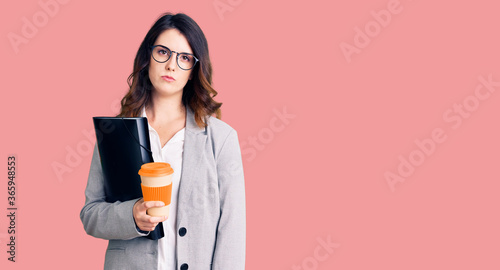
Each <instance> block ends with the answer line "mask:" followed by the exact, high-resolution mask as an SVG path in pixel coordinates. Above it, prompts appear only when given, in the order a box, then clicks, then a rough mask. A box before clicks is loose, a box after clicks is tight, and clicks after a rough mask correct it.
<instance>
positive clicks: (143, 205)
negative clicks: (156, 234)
mask: <svg viewBox="0 0 500 270" xmlns="http://www.w3.org/2000/svg"><path fill="white" fill-rule="evenodd" d="M164 205H165V204H164V203H163V202H162V201H148V202H145V201H144V198H141V199H140V200H138V201H137V202H136V203H135V204H134V208H133V209H132V212H133V215H134V220H135V224H137V227H139V229H141V230H143V231H153V230H154V229H155V227H156V225H158V223H160V222H163V221H165V220H167V217H152V216H150V215H148V214H146V210H148V209H149V208H151V207H160V206H164Z"/></svg>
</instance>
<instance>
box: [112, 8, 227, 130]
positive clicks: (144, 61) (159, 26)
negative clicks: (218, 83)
mask: <svg viewBox="0 0 500 270" xmlns="http://www.w3.org/2000/svg"><path fill="white" fill-rule="evenodd" d="M168 29H177V30H179V32H181V33H182V34H183V35H184V37H185V38H186V39H187V41H188V43H189V45H190V46H191V49H192V50H193V54H194V55H195V56H196V58H198V60H199V62H198V63H197V64H196V65H195V67H194V68H193V70H192V71H191V72H192V79H191V80H189V81H188V82H187V84H186V86H184V90H183V94H182V103H183V105H184V106H186V107H187V106H189V107H190V108H191V110H192V111H193V112H194V118H195V120H196V124H197V125H198V126H199V127H205V126H206V125H207V124H206V119H207V118H208V116H211V115H213V114H215V116H216V117H217V118H219V119H220V117H221V110H220V107H221V105H222V103H219V102H216V101H215V100H214V99H213V97H215V96H216V95H217V91H215V89H214V88H212V85H211V84H212V64H211V62H210V57H209V55H208V43H207V40H206V38H205V35H204V34H203V32H202V31H201V29H200V27H199V26H198V24H196V22H195V21H194V20H193V19H191V18H190V17H189V16H187V15H186V14H183V13H178V14H172V13H164V14H162V15H161V16H160V18H159V19H158V20H157V21H156V22H155V23H154V25H153V26H152V27H151V29H149V31H148V33H147V34H146V37H144V40H143V41H142V43H141V45H140V47H139V50H138V51H137V54H136V56H135V60H134V69H133V71H132V73H131V74H130V76H129V77H128V79H127V83H128V85H129V90H128V93H127V94H126V95H125V96H124V97H123V99H122V101H121V111H120V114H118V116H119V117H138V116H140V114H141V110H142V108H143V107H144V106H145V105H146V104H147V103H148V102H149V101H150V99H151V90H152V89H153V85H152V84H151V81H150V80H149V72H148V70H149V62H150V61H151V49H150V48H151V46H153V45H154V42H155V41H156V39H157V38H158V36H159V35H160V34H161V33H163V31H165V30H168Z"/></svg>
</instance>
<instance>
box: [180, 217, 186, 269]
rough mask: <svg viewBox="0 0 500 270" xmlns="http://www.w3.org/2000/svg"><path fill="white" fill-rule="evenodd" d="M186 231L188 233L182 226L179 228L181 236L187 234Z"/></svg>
mask: <svg viewBox="0 0 500 270" xmlns="http://www.w3.org/2000/svg"><path fill="white" fill-rule="evenodd" d="M186 233H187V230H186V228H184V227H182V228H180V229H179V235H180V236H184V235H186ZM186 269H187V268H186Z"/></svg>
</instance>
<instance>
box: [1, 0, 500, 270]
mask: <svg viewBox="0 0 500 270" xmlns="http://www.w3.org/2000/svg"><path fill="white" fill-rule="evenodd" d="M45 2H47V0H42V3H45ZM49 2H52V3H57V9H55V7H56V6H55V5H53V6H51V8H52V9H51V13H52V14H51V15H52V16H50V15H47V12H46V11H44V8H43V7H42V6H43V4H42V5H41V4H39V2H38V1H34V0H29V1H10V2H9V3H8V7H7V4H6V3H4V7H3V8H2V9H1V11H0V25H1V26H0V29H1V31H0V37H1V42H0V46H1V50H0V54H1V58H0V59H2V60H1V64H0V65H1V75H0V76H1V82H2V89H3V90H2V98H1V101H0V102H1V106H0V108H1V115H2V139H1V154H0V160H3V161H2V162H1V164H0V167H1V168H2V169H1V171H2V172H4V173H3V175H4V176H3V177H2V178H1V179H3V180H0V209H1V210H0V213H1V216H0V242H1V243H0V268H1V269H38V268H47V267H49V268H50V269H68V268H71V269H101V268H102V266H103V262H104V252H105V247H106V243H107V242H106V241H104V240H101V239H96V238H93V237H91V236H88V235H86V234H85V232H84V230H83V226H82V224H81V222H80V219H79V212H80V209H81V207H82V206H83V203H84V199H85V198H84V189H85V185H86V182H87V175H88V170H89V163H90V152H89V151H88V150H89V149H88V148H89V147H88V146H89V145H91V144H92V145H93V143H94V141H89V139H87V137H86V136H85V135H84V133H86V132H89V131H92V129H93V124H92V116H105V115H114V114H116V113H117V112H118V107H117V101H118V100H119V99H121V97H122V96H123V95H124V94H125V92H126V88H127V85H126V78H127V76H128V75H129V73H130V72H131V68H132V62H133V58H134V56H135V53H136V51H137V48H138V46H139V44H140V42H141V41H142V39H143V37H144V36H145V34H146V32H147V30H148V29H149V27H150V26H151V25H152V24H153V22H154V21H155V20H156V18H157V17H158V16H159V15H160V14H161V13H162V12H165V11H172V12H185V13H187V14H188V15H190V16H191V17H192V18H194V19H195V20H196V21H197V22H198V24H199V25H200V26H201V27H202V29H203V30H204V32H205V34H206V36H207V39H208V42H209V46H210V53H211V57H212V61H213V65H214V71H215V72H214V86H215V88H216V89H217V90H218V91H219V95H218V96H217V98H216V100H218V101H221V102H223V103H224V105H223V107H222V109H223V118H222V119H223V120H224V121H225V122H227V123H229V124H230V125H231V126H233V127H234V128H235V129H236V130H237V131H238V134H239V139H240V143H241V145H242V151H243V152H244V155H243V160H244V168H245V180H246V194H247V226H248V227H247V264H246V265H247V269H386V270H389V269H394V270H396V269H407V270H408V269H499V268H500V261H499V260H498V254H499V252H500V247H499V244H498V243H499V242H500V230H499V228H500V218H498V210H499V203H500V196H498V190H499V188H500V184H499V183H500V182H499V181H498V180H499V178H500V172H499V169H498V168H499V166H498V162H499V160H500V157H499V154H498V153H500V143H499V139H498V138H499V137H500V129H499V128H498V114H499V112H500V93H499V92H500V91H496V92H495V91H492V92H489V90H488V89H487V88H486V87H485V86H484V85H483V84H481V82H480V79H479V77H481V76H482V77H484V78H486V79H488V76H491V80H492V81H494V82H497V81H500V70H499V63H500V61H499V60H500V50H498V48H499V47H500V38H499V36H498V34H497V33H498V26H499V25H500V17H499V16H498V10H499V8H500V6H499V4H498V3H497V1H487V0H478V1H409V0H401V1H395V0H376V1H367V0H357V1H342V2H340V1H337V2H335V3H332V2H331V1H328V3H327V1H318V0H315V1H295V2H294V1H286V4H285V2H283V4H277V3H271V2H269V1H263V0H259V1H247V0H216V1H214V0H203V1H196V4H193V3H191V2H192V1H189V2H190V3H189V4H187V2H186V3H185V1H141V2H139V1H135V2H133V3H131V1H114V2H113V3H112V2H111V1H104V2H103V1H99V2H98V1H77V0H74V1H71V0H69V1H68V0H65V1H62V0H61V2H67V3H65V4H62V3H59V2H53V1H49ZM214 4H215V5H217V4H218V5H226V7H229V9H228V10H227V11H225V12H224V13H223V14H222V15H221V16H219V14H218V13H217V11H216V9H215V8H214ZM382 10H385V11H382ZM372 11H375V13H372ZM44 14H45V15H44ZM373 14H375V15H373ZM376 14H379V15H376ZM384 14H385V15H387V14H390V20H389V19H388V17H387V16H385V17H384V16H383V15H384ZM44 16H45V17H44ZM377 16H378V19H379V20H385V21H381V22H377V20H376V19H375V17H377ZM23 18H27V20H28V21H30V22H33V20H35V21H36V20H38V21H36V22H37V24H38V25H39V26H38V27H36V28H37V29H38V32H37V33H36V35H34V36H32V37H29V38H26V40H25V43H22V44H18V45H13V44H12V43H11V42H10V41H9V35H13V34H14V35H18V36H19V37H23V32H22V28H23V25H24V24H25V23H26V22H25V21H24V20H23ZM44 18H45V19H46V20H45V21H44ZM381 24H383V25H381ZM359 31H362V32H363V33H364V34H370V35H371V37H370V36H363V35H362V34H360V33H359ZM9 33H12V34H9ZM25 34H26V33H25ZM368 39H369V40H368ZM346 44H349V45H346ZM341 45H342V46H357V47H356V48H355V50H357V52H356V53H353V54H350V55H347V54H346V53H343V51H342V49H341ZM352 48H354V47H351V49H352ZM16 51H17V53H16ZM478 85H479V87H478ZM476 87H478V89H479V90H477V91H476ZM481 87H482V88H481ZM491 89H492V90H495V89H496V90H498V89H500V86H499V85H498V83H497V85H495V86H494V88H491ZM478 93H479V94H478ZM475 95H480V96H479V97H481V99H479V98H477V97H475ZM486 96H487V97H486ZM464 103H465V104H464ZM454 104H456V105H454ZM458 104H462V106H464V108H465V109H464V112H463V113H462V114H459V112H458V111H457V112H455V111H454V110H455V109H456V107H457V106H458ZM283 111H285V112H286V113H287V114H289V118H288V119H285V120H283V119H281V118H279V114H281V113H283ZM277 112H280V113H277ZM446 116H447V117H448V118H447V117H446ZM451 119H453V121H451ZM459 120H460V121H462V122H461V124H460V125H458V124H457V125H455V124H456V123H458V122H456V121H459ZM454 125H455V126H454ZM435 129H441V130H442V132H443V133H444V134H443V135H442V136H444V137H445V139H444V142H441V143H433V144H435V147H434V149H433V148H432V147H431V144H429V140H430V138H432V135H431V133H432V132H433V130H435ZM416 140H418V141H421V142H427V147H428V151H427V152H428V153H429V154H428V155H422V153H423V152H422V151H421V150H419V149H420V148H419V147H418V146H417V144H416V143H415V141H416ZM255 143H258V144H259V145H258V146H257V145H256V144H255ZM73 151H74V152H76V151H78V152H76V154H74V152H73ZM69 153H73V157H72V158H71V159H69V160H66V158H67V156H68V155H69ZM10 154H15V155H16V157H17V160H18V167H17V169H18V174H17V178H16V181H17V188H18V190H17V191H18V194H17V203H18V205H17V206H18V208H19V210H18V213H17V215H18V216H17V220H16V222H17V238H16V239H17V254H16V255H17V256H16V260H17V262H16V263H11V262H8V261H7V253H6V252H5V251H6V250H7V246H6V244H7V242H6V240H7V239H6V238H5V237H6V236H7V234H6V231H7V227H8V222H7V219H6V215H7V212H6V210H5V209H6V207H7V198H6V197H7V168H6V167H7V156H8V155H10ZM75 156H76V157H75ZM401 158H402V159H404V160H409V159H412V160H413V162H414V164H420V165H419V166H413V167H414V170H413V172H411V173H408V174H407V175H406V176H405V177H404V182H398V183H397V184H395V186H394V189H393V190H391V188H390V185H388V183H387V181H386V176H385V175H386V174H387V173H388V172H390V173H393V174H394V175H400V176H401V173H403V174H404V173H405V171H401V172H398V166H399V167H401V166H403V165H400V163H401V162H402V161H401ZM54 164H62V165H65V166H68V168H69V169H70V170H71V171H70V172H65V173H63V174H62V175H61V177H60V178H58V176H57V174H56V173H55V171H54V169H53V166H54ZM406 169H407V171H406V172H408V168H406ZM401 179H403V178H400V180H401ZM328 241H330V242H331V245H332V246H331V247H329V248H326V249H325V247H324V244H321V243H323V242H328ZM5 267H7V268H5Z"/></svg>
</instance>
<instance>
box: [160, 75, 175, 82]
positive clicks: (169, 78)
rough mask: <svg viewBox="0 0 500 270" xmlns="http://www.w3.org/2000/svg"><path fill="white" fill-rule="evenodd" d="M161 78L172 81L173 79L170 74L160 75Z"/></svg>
mask: <svg viewBox="0 0 500 270" xmlns="http://www.w3.org/2000/svg"><path fill="white" fill-rule="evenodd" d="M161 78H162V79H164V80H165V81H167V82H173V81H175V79H174V78H173V77H170V76H161Z"/></svg>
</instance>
